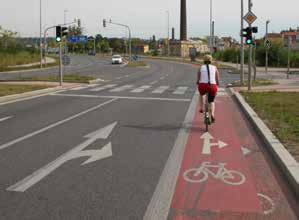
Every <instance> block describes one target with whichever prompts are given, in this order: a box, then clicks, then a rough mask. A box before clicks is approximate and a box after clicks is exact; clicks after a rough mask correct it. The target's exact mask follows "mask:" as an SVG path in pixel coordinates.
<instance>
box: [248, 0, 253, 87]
mask: <svg viewBox="0 0 299 220" xmlns="http://www.w3.org/2000/svg"><path fill="white" fill-rule="evenodd" d="M251 8H252V3H251V0H248V9H249V12H251ZM249 28H250V29H251V24H249ZM251 65H252V44H249V54H248V90H251V86H252V80H251Z"/></svg>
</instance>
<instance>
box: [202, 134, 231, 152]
mask: <svg viewBox="0 0 299 220" xmlns="http://www.w3.org/2000/svg"><path fill="white" fill-rule="evenodd" d="M200 138H201V139H204V142H203V149H202V154H211V147H213V146H218V148H220V149H221V148H224V147H226V146H227V144H226V143H224V142H222V141H218V142H217V143H211V140H212V139H214V138H213V136H212V135H211V134H210V133H209V132H206V133H204V134H203V135H202V136H201V137H200Z"/></svg>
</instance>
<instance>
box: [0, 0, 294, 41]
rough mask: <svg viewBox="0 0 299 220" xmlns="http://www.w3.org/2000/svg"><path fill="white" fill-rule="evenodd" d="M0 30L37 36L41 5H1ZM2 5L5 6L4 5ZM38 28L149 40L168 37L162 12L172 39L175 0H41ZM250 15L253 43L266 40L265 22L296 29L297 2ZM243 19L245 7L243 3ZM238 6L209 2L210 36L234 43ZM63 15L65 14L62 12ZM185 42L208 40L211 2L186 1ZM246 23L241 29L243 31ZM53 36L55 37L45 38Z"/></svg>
mask: <svg viewBox="0 0 299 220" xmlns="http://www.w3.org/2000/svg"><path fill="white" fill-rule="evenodd" d="M0 1H3V3H2V4H1V8H0V25H1V26H2V27H3V28H5V29H9V30H13V31H16V32H18V33H19V36H21V37H32V36H39V30H40V28H39V17H40V0H9V1H6V0H0ZM4 2H5V3H4ZM41 2H42V27H43V30H44V29H45V28H47V27H49V26H55V25H57V24H61V23H63V22H64V15H66V20H67V22H71V21H73V20H74V18H76V17H78V18H80V19H81V21H82V26H83V27H84V34H86V35H95V34H102V35H103V36H105V37H126V36H127V34H128V33H127V31H126V30H125V28H123V27H119V26H115V25H111V24H108V26H107V27H106V28H103V26H102V20H103V19H104V18H105V19H108V20H109V19H111V20H112V21H113V22H117V23H123V24H126V25H129V26H130V28H131V30H132V36H133V37H140V38H144V39H149V38H150V37H151V36H152V35H156V37H157V38H164V37H166V36H167V12H166V11H169V14H170V28H171V27H174V28H175V33H176V34H175V35H176V38H179V30H180V26H179V24H180V0H114V1H113V0H84V1H83V0H41ZM252 3H253V7H252V12H253V13H254V14H255V15H256V16H257V17H258V19H257V20H256V21H255V22H254V24H253V26H258V27H259V33H258V34H257V37H262V36H264V34H265V29H266V21H267V20H270V21H271V22H270V24H269V32H280V31H281V30H282V29H288V28H289V27H293V28H297V27H299V13H298V8H299V1H298V0H284V1H273V0H252ZM244 5H245V9H244V13H246V12H247V11H248V7H247V6H248V1H246V0H245V1H244ZM240 6H241V0H213V7H212V8H213V20H214V21H215V35H217V36H232V37H234V38H236V39H239V33H240ZM65 11H66V12H65ZM187 13H188V17H187V23H188V29H187V30H188V37H203V36H208V35H209V32H210V26H209V22H210V1H209V0H201V1H200V0H187ZM246 25H247V24H246V22H245V26H246ZM49 35H50V36H54V31H50V32H49Z"/></svg>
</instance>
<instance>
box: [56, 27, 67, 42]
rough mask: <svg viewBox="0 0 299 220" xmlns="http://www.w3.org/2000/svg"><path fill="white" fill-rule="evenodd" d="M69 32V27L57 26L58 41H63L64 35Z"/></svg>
mask: <svg viewBox="0 0 299 220" xmlns="http://www.w3.org/2000/svg"><path fill="white" fill-rule="evenodd" d="M67 34H68V28H67V27H61V26H56V42H61V40H62V37H63V36H66V35H67Z"/></svg>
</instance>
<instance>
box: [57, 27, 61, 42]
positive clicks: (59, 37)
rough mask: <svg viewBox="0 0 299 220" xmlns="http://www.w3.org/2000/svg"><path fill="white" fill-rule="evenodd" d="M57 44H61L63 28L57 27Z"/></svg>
mask: <svg viewBox="0 0 299 220" xmlns="http://www.w3.org/2000/svg"><path fill="white" fill-rule="evenodd" d="M56 42H61V26H56Z"/></svg>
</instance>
